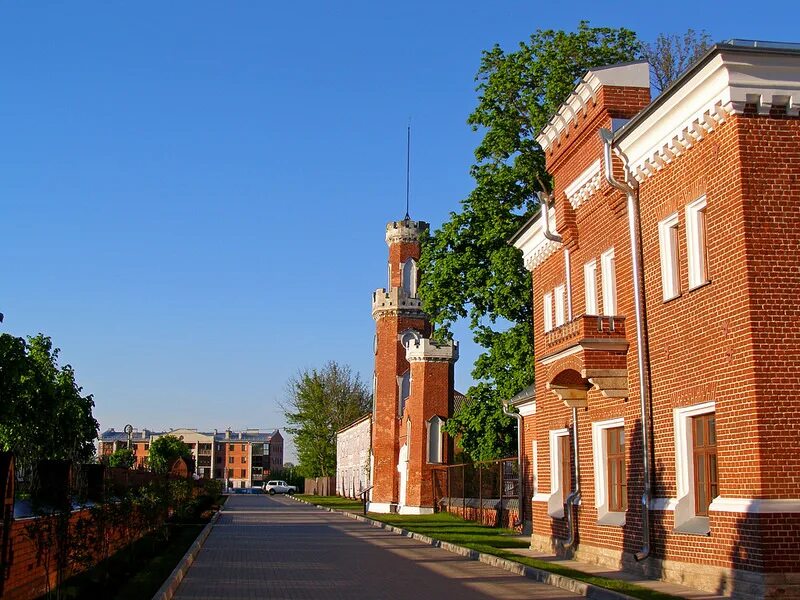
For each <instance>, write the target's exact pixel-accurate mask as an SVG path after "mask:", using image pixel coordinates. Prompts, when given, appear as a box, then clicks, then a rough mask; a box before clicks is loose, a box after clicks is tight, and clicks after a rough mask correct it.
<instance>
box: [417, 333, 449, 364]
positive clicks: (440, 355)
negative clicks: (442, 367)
mask: <svg viewBox="0 0 800 600" xmlns="http://www.w3.org/2000/svg"><path fill="white" fill-rule="evenodd" d="M406 360H407V361H408V362H456V361H457V360H458V342H455V341H452V340H451V341H449V342H447V343H444V344H437V343H435V342H434V341H433V340H430V339H428V338H421V339H419V340H417V341H412V342H410V343H409V344H408V346H407V347H406Z"/></svg>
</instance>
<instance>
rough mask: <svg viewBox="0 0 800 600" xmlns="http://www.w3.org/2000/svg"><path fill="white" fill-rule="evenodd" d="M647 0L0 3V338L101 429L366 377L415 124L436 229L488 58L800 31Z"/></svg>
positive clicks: (251, 412)
mask: <svg viewBox="0 0 800 600" xmlns="http://www.w3.org/2000/svg"><path fill="white" fill-rule="evenodd" d="M636 6H637V5H634V4H630V3H622V2H606V3H598V2H573V3H571V4H570V5H569V7H568V10H565V8H566V6H565V5H563V4H559V3H547V4H545V5H543V4H542V3H534V2H512V1H509V2H471V1H461V2H435V3H425V2H405V3H402V4H398V3H380V2H358V3H356V2H350V3H338V5H335V6H334V5H333V3H302V4H300V3H298V4H295V3H277V2H250V3H245V2H230V3H222V2H197V1H193V2H158V3H157V2H137V3H122V2H102V3H101V2H80V3H71V2H58V3H44V2H37V3H24V2H4V3H2V4H0V56H1V57H2V59H0V64H1V65H2V75H0V206H1V207H2V216H1V217H0V228H1V231H2V238H0V239H2V242H0V243H1V244H2V254H3V257H4V260H3V266H2V271H1V272H2V274H3V276H2V281H3V285H2V290H3V294H2V297H1V298H0V311H2V312H3V313H5V316H6V320H5V323H4V324H3V325H2V329H0V330H2V331H6V332H10V333H13V334H15V335H30V334H35V333H37V332H39V331H41V332H44V333H46V334H48V335H50V336H52V338H53V340H54V342H55V343H56V345H58V346H60V347H61V348H62V351H63V352H62V359H63V362H69V363H71V364H72V365H73V366H74V367H75V369H76V371H77V374H78V378H79V382H80V384H81V385H83V386H84V389H85V390H86V391H87V392H91V393H93V394H94V395H95V401H96V410H95V415H96V417H97V418H98V420H99V421H100V424H101V427H102V428H103V429H105V428H107V427H116V428H121V427H122V426H123V425H124V424H125V423H132V424H134V425H135V426H138V427H148V428H155V429H159V428H169V427H178V426H189V427H198V428H203V429H211V428H214V427H218V428H224V427H227V426H231V427H234V428H238V427H282V426H283V425H284V420H283V415H282V411H281V409H280V406H279V402H280V401H281V400H282V398H283V397H284V390H285V385H286V381H287V379H288V378H289V377H291V376H292V375H293V374H294V373H296V372H297V371H298V369H301V368H306V367H314V366H319V365H322V364H323V363H325V362H326V361H328V360H331V359H333V360H337V361H341V362H344V363H348V364H350V365H351V366H352V367H353V368H354V369H355V370H357V371H359V372H360V373H361V374H362V377H363V379H364V380H365V381H367V382H369V381H370V380H371V372H372V358H373V355H372V352H371V346H372V332H373V327H374V325H373V322H372V319H371V317H370V295H371V292H372V291H373V290H374V289H375V288H376V287H381V286H383V285H384V284H385V282H384V279H385V261H386V246H385V244H384V241H383V228H384V224H385V222H386V221H388V220H392V219H396V218H400V217H402V214H403V212H404V205H403V203H404V194H405V192H404V186H405V135H406V131H405V128H406V124H407V123H408V121H409V118H410V119H411V120H412V123H413V128H414V130H413V149H412V155H413V156H412V210H411V212H412V216H413V217H414V218H418V219H423V220H428V221H430V222H432V224H433V225H434V226H438V225H439V224H440V223H441V222H442V221H443V220H444V219H445V218H446V216H447V214H448V212H449V211H451V210H455V209H457V207H458V201H459V200H460V199H461V198H463V197H464V196H466V195H467V193H468V192H469V190H470V187H471V180H470V178H469V175H468V169H469V166H470V164H471V162H472V149H473V148H474V147H475V145H476V144H477V142H478V139H479V138H478V134H476V133H473V132H472V131H471V130H470V128H469V127H468V126H467V125H466V123H465V120H466V117H467V115H468V114H469V112H470V111H471V109H472V108H473V106H474V105H475V92H474V81H473V77H474V74H475V71H476V69H477V66H478V64H479V60H480V53H481V50H483V49H487V48H489V47H491V46H492V45H493V44H494V43H500V44H501V45H502V46H503V47H505V48H507V49H512V48H513V47H514V46H515V45H516V44H517V43H518V42H519V41H520V40H524V39H526V38H527V37H528V36H529V35H530V33H531V32H533V31H534V30H535V29H537V28H555V29H573V28H574V27H575V26H576V24H577V21H578V20H579V19H587V20H589V21H590V22H591V24H593V25H609V26H626V27H629V28H631V29H634V30H635V31H637V32H638V33H639V35H640V37H641V38H643V39H648V40H650V39H653V38H654V37H655V36H656V34H657V33H659V32H682V31H685V30H686V29H687V28H688V27H693V28H695V29H705V30H707V31H708V32H709V33H710V34H711V36H712V37H713V38H714V39H716V40H721V39H726V38H730V37H745V38H759V39H772V40H783V41H798V40H797V38H796V36H797V29H796V27H795V25H796V22H795V20H793V19H789V18H786V16H785V15H782V14H781V13H780V11H767V10H755V11H747V12H745V11H744V10H738V9H736V7H735V6H732V5H727V6H726V10H707V11H705V10H698V9H697V7H698V5H697V4H696V3H688V2H673V3H672V4H671V5H670V8H669V10H666V11H664V12H663V13H660V12H658V11H654V10H653V9H652V8H650V9H647V10H641V9H638V8H636ZM741 8H742V9H744V8H745V7H744V5H743V6H742V7H741ZM460 338H461V342H462V353H461V355H462V358H461V361H460V362H459V364H458V365H457V383H458V386H459V387H460V388H461V389H466V388H467V387H468V386H469V383H470V377H469V371H470V370H471V363H472V361H473V360H474V358H475V356H476V349H475V348H474V347H472V346H471V344H470V340H469V339H468V334H467V332H466V331H465V330H461V332H460Z"/></svg>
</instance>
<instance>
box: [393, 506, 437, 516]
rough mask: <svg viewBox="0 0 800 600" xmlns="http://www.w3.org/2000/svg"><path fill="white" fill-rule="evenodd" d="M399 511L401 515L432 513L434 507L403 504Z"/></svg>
mask: <svg viewBox="0 0 800 600" xmlns="http://www.w3.org/2000/svg"><path fill="white" fill-rule="evenodd" d="M397 512H398V514H401V515H432V514H433V508H432V507H429V506H401V507H400V508H399V510H398V511H397Z"/></svg>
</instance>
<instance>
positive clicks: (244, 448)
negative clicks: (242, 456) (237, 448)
mask: <svg viewBox="0 0 800 600" xmlns="http://www.w3.org/2000/svg"><path fill="white" fill-rule="evenodd" d="M245 450H247V446H246V445H245V444H242V452H244V451H245Z"/></svg>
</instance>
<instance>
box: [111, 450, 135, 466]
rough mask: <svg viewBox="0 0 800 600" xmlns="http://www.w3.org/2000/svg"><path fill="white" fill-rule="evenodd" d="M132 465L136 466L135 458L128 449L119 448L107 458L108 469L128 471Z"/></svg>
mask: <svg viewBox="0 0 800 600" xmlns="http://www.w3.org/2000/svg"><path fill="white" fill-rule="evenodd" d="M134 464H136V456H134V454H133V450H129V449H128V448H120V449H119V450H115V451H114V452H113V453H111V454H110V455H109V456H108V466H109V467H123V468H125V469H130V468H132V467H133V465H134Z"/></svg>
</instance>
